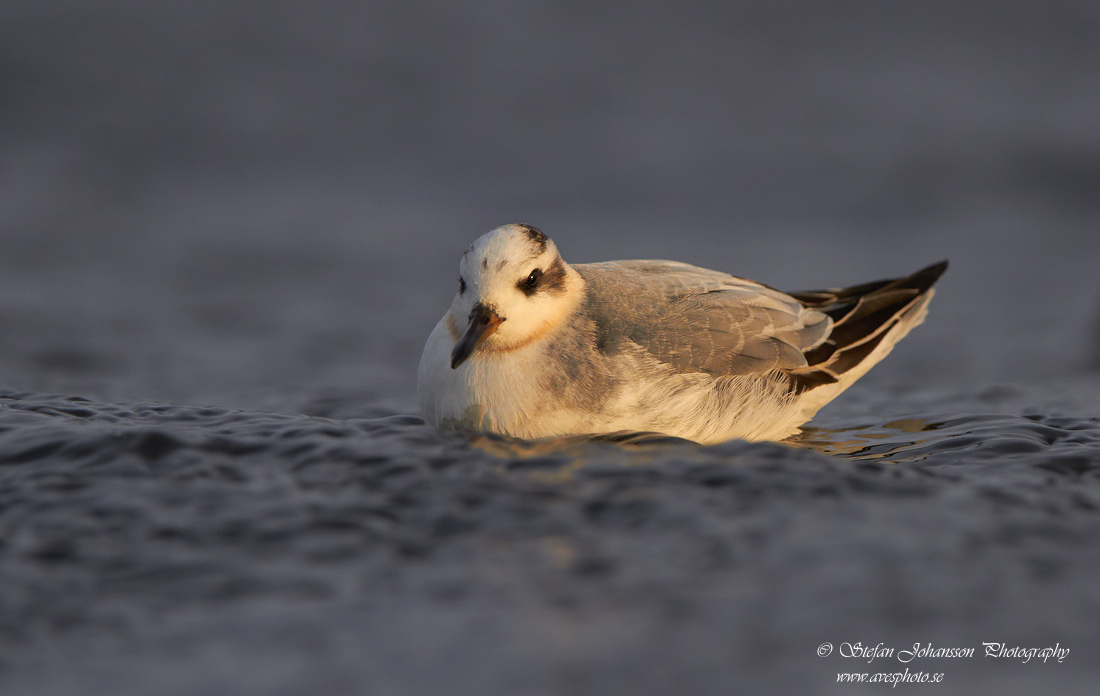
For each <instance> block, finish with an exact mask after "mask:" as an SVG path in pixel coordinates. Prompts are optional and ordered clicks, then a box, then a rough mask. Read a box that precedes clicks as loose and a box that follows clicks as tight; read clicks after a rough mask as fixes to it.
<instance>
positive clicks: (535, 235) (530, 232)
mask: <svg viewBox="0 0 1100 696" xmlns="http://www.w3.org/2000/svg"><path fill="white" fill-rule="evenodd" d="M516 227H519V228H521V229H522V230H523V231H524V232H525V233H526V234H527V238H528V239H530V240H531V243H532V244H535V245H536V246H538V248H539V253H540V254H541V253H542V252H544V251H546V244H547V242H549V241H550V239H549V237H547V236H546V235H545V234H543V233H542V230H540V229H539V228H537V227H532V226H531V225H525V224H523V223H522V222H520V223H516Z"/></svg>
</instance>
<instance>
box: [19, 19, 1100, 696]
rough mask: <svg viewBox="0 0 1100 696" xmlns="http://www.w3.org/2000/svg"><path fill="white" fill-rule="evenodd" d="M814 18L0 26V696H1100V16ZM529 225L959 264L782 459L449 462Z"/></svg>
mask: <svg viewBox="0 0 1100 696" xmlns="http://www.w3.org/2000/svg"><path fill="white" fill-rule="evenodd" d="M93 5H94V7H93ZM788 5H789V4H787V3H783V2H772V1H769V2H755V1H748V2H734V3H710V4H705V3H704V4H702V5H700V4H689V5H684V6H683V7H680V6H679V5H676V4H671V3H647V2H641V3H639V2H611V3H568V2H564V3H560V2H557V3H538V2H533V3H532V2H529V3H514V2H496V1H495V0H478V1H477V2H471V3H463V4H460V5H452V6H445V5H443V4H440V3H421V2H417V1H416V0H402V2H389V1H387V0H379V1H378V2H373V1H372V2H366V3H347V2H335V1H330V0H317V1H316V2H312V3H309V4H308V5H307V4H304V3H266V4H263V5H262V7H261V6H260V4H258V3H254V2H250V1H249V0H218V1H217V2H214V1H213V0H193V1H192V2H190V3H188V4H187V7H186V11H183V10H182V9H180V8H177V10H179V11H177V10H173V9H172V8H171V4H163V3H148V2H145V3H142V2H137V1H136V0H134V1H128V0H120V1H118V2H111V3H91V4H89V3H79V2H70V1H68V0H59V1H56V2H49V3H42V2H30V1H25V0H10V1H7V2H4V3H2V4H0V95H2V98H0V694H5V695H6V694H12V696H74V695H80V696H119V695H123V694H155V695H157V696H249V695H257V696H259V695H261V694H263V695H268V694H275V695H281V696H298V695H300V694H310V695H311V696H312V695H323V696H345V695H348V696H350V695H352V694H444V693H445V694H471V695H475V694H476V695H478V696H481V695H487V694H494V695H495V694H502V695H504V694H509V695H510V694H518V695H523V696H536V695H540V696H541V695H544V694H578V695H599V696H605V695H607V694H630V695H632V696H635V695H637V696H643V695H649V694H653V695H657V694H685V695H692V696H694V695H700V696H702V695H708V696H709V695H715V696H718V695H722V696H729V695H730V694H741V693H747V694H772V693H778V694H783V693H790V694H813V693H835V694H852V693H855V692H860V693H863V692H869V691H871V690H875V691H879V690H886V689H889V690H890V691H891V692H893V691H894V690H893V689H890V687H889V686H888V685H883V684H878V685H874V686H866V687H857V686H855V685H851V684H838V683H837V674H838V673H839V672H864V671H867V672H871V673H874V672H877V671H882V672H896V671H899V670H903V669H906V668H907V669H909V670H911V671H913V672H917V671H923V672H929V673H942V674H943V675H944V677H943V682H942V683H940V684H938V685H933V684H918V685H908V686H902V687H899V688H898V689H897V691H898V692H899V693H900V692H901V691H902V690H903V689H904V690H908V691H909V692H911V693H917V692H918V691H921V692H924V691H927V692H928V693H929V694H931V693H933V692H935V693H936V694H948V693H950V694H960V695H962V694H965V695H968V696H969V695H971V694H986V693H997V694H1012V695H1015V694H1034V693H1067V694H1069V693H1094V692H1095V690H1096V689H1095V685H1096V684H1097V683H1100V667H1097V664H1098V663H1097V661H1096V660H1095V659H1094V658H1095V655H1097V654H1098V653H1100V631H1098V630H1097V627H1100V583H1098V582H1097V579H1098V578H1100V480H1098V476H1100V421H1098V420H1097V418H1098V417H1100V372H1098V371H1097V370H1098V367H1100V280H1098V276H1097V268H1100V235H1098V234H1097V230H1100V205H1098V201H1100V198H1098V196H1097V191H1100V131H1098V130H1097V128H1096V114H1098V113H1100V72H1098V71H1097V70H1096V66H1097V65H1098V64H1100V63H1098V60H1097V43H1096V37H1097V35H1098V34H1100V15H1098V14H1097V11H1096V9H1095V7H1094V5H1095V3H1090V2H1078V1H1075V0H1052V1H1051V2H1045V3H1042V4H1038V3H1026V2H1016V1H1015V0H1002V1H998V2H988V1H986V0H966V1H965V2H946V1H945V0H943V1H941V0H928V1H927V2H922V3H919V4H909V5H900V4H896V3H895V4H889V3H862V2H854V1H849V0H839V1H838V2H832V3H828V4H827V5H825V4H821V5H819V6H818V5H814V4H813V3H800V4H798V5H797V6H795V5H790V6H788ZM508 222H526V223H530V224H535V225H538V226H539V227H541V228H542V229H543V230H544V231H545V232H547V233H548V234H549V235H550V236H551V237H552V238H553V239H554V240H555V242H556V243H557V245H558V247H559V249H560V250H561V252H562V254H563V255H564V258H565V259H566V260H567V261H577V262H589V261H603V260H610V259H616V258H670V259H675V260H680V261H686V262H690V263H695V264H699V265H703V266H707V267H711V268H718V269H722V270H726V271H729V272H732V273H734V274H737V275H744V276H748V277H751V278H754V279H758V280H760V281H762V282H765V283H767V284H769V285H772V286H774V287H778V288H781V289H786V290H803V289H811V288H820V287H836V286H839V285H845V284H854V283H861V282H867V281H871V280H874V279H878V278H886V277H894V276H898V275H902V274H905V273H910V272H912V271H914V270H916V269H917V268H920V267H923V266H925V265H927V264H929V263H932V262H935V261H937V260H939V259H941V258H949V259H950V261H951V267H950V270H949V271H948V272H947V274H946V275H945V276H944V277H943V278H942V279H941V281H940V282H939V283H938V285H937V295H936V297H935V299H934V300H933V301H932V303H931V306H930V312H929V316H928V321H927V322H926V323H925V324H924V325H922V326H920V327H918V328H917V329H916V330H914V331H913V333H912V334H911V335H910V336H909V337H907V338H906V339H905V340H904V341H903V342H902V343H901V344H899V346H898V347H897V348H896V349H895V351H894V352H893V353H892V354H891V355H890V356H889V357H888V358H887V359H886V360H885V361H884V362H883V363H882V364H881V365H879V366H877V367H876V368H875V369H874V370H872V371H871V372H870V373H869V374H868V375H867V376H866V377H864V378H863V379H861V380H860V382H859V383H857V384H856V385H855V386H854V387H853V388H852V389H850V390H849V391H848V392H846V393H845V394H843V395H842V396H841V397H840V398H839V399H837V400H836V401H835V402H834V403H832V404H830V405H829V406H827V407H826V408H825V409H824V410H823V411H822V412H821V413H820V414H819V416H818V418H816V419H815V420H814V421H813V422H812V423H811V424H810V425H809V426H808V427H807V428H806V429H805V431H804V432H803V433H802V434H801V435H800V436H799V437H797V438H795V439H792V440H791V441H789V442H785V443H765V444H747V443H742V442H730V443H726V444H723V445H718V446H712V447H701V446H698V445H695V444H692V443H688V442H683V441H679V440H675V439H671V438H666V437H662V436H659V435H655V434H639V433H617V434H612V435H609V436H607V437H603V438H598V439H596V440H594V441H590V440H583V439H569V440H564V441H554V442H540V443H524V442H516V441H511V440H507V439H504V438H499V437H493V436H489V435H478V436H470V435H462V434H456V433H448V432H440V431H438V430H436V429H434V428H432V427H428V426H426V425H425V424H424V423H423V422H422V421H421V420H420V418H419V417H418V416H417V415H415V410H416V400H415V393H416V391H415V390H416V385H415V375H416V367H417V360H418V358H419V355H420V350H421V348H422V346H423V342H424V340H425V338H426V337H427V335H428V333H429V332H430V330H431V328H432V326H433V325H434V323H435V322H436V321H437V320H438V318H439V316H440V315H441V314H442V313H443V311H444V310H445V308H446V307H447V305H448V303H449V302H450V298H451V296H452V294H453V293H454V291H455V284H456V282H457V281H456V274H457V260H458V258H459V256H460V255H461V254H462V251H463V250H464V249H465V248H466V247H467V245H468V244H469V243H470V242H471V241H473V239H474V238H475V237H477V236H478V235H479V234H481V233H482V232H484V231H487V230H488V229H490V228H492V227H495V226H497V225H500V224H504V223H508ZM983 642H1003V643H1005V644H1006V645H1008V646H1010V647H1014V646H1020V647H1024V648H1031V647H1034V648H1044V647H1051V646H1054V645H1055V644H1058V645H1060V646H1061V647H1062V648H1069V649H1070V651H1071V652H1070V653H1069V655H1068V657H1066V658H1065V660H1064V661H1063V662H1061V663H1057V662H1054V661H1048V662H1047V663H1042V662H1041V661H1038V660H1033V661H1030V662H1028V663H1026V664H1025V663H1024V662H1023V661H1022V660H1019V659H1002V658H984V657H982V656H981V655H980V653H981V644H982V643H983ZM826 643H829V644H830V645H832V646H833V648H832V652H829V651H828V650H825V648H824V645H825V644H826ZM845 643H848V644H853V645H854V644H856V643H861V644H863V645H870V646H873V645H877V644H879V643H882V644H883V645H885V646H892V647H894V648H896V649H901V648H909V647H911V646H913V645H914V644H915V643H920V644H921V645H922V646H923V645H928V644H931V645H932V646H933V647H934V648H935V647H945V648H950V647H974V648H978V651H979V656H978V657H975V658H969V659H949V658H939V659H937V658H922V659H918V660H915V661H913V662H912V663H902V662H899V661H898V660H896V659H893V660H889V659H887V660H875V661H873V662H871V663H868V662H866V661H860V660H858V659H854V658H845V657H842V656H841V653H842V651H846V650H847V648H844V647H843V645H844V644H845ZM819 649H821V650H822V652H829V655H828V656H826V657H819V656H818V650H819Z"/></svg>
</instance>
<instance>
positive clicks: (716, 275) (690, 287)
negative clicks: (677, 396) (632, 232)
mask: <svg viewBox="0 0 1100 696" xmlns="http://www.w3.org/2000/svg"><path fill="white" fill-rule="evenodd" d="M574 268H576V270H577V271H578V272H579V273H580V274H581V276H582V277H583V278H584V279H585V282H586V283H587V289H588V301H587V304H586V311H587V312H588V313H589V315H590V318H591V319H592V321H593V322H594V324H595V329H596V342H597V348H598V349H599V350H601V351H603V352H605V353H613V352H616V351H620V350H623V349H624V348H625V347H627V346H629V345H630V344H634V345H636V346H639V347H641V348H642V349H644V350H645V351H646V352H647V353H648V354H649V355H651V356H652V357H653V358H655V359H656V360H658V361H660V362H662V363H664V364H666V365H669V366H671V367H672V368H673V369H675V370H676V371H678V372H684V373H688V372H701V373H707V374H710V375H714V376H725V375H745V374H754V373H763V372H768V371H770V370H775V369H781V370H792V369H797V368H800V367H805V366H806V364H807V362H806V356H805V352H806V351H807V350H811V349H813V348H814V347H816V346H818V345H820V344H821V343H822V342H823V341H824V340H825V338H826V337H827V336H828V334H829V329H830V327H831V326H832V320H831V319H830V318H829V317H828V316H827V315H825V314H824V313H822V312H819V311H817V310H814V309H809V308H807V307H806V306H804V305H803V304H802V303H801V302H799V301H798V300H796V299H795V298H793V297H791V296H789V295H787V294H785V293H782V292H779V291H778V290H773V289H772V288H769V287H767V286H764V285H761V284H759V283H755V282H753V281H750V280H744V279H742V278H736V277H734V276H731V275H728V274H725V273H720V272H718V271H710V270H707V269H704V268H699V267H697V266H691V265H689V264H684V263H676V262H673V261H612V262H608V263H595V264H578V265H576V266H574Z"/></svg>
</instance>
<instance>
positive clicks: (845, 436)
mask: <svg viewBox="0 0 1100 696" xmlns="http://www.w3.org/2000/svg"><path fill="white" fill-rule="evenodd" d="M945 425H946V423H945V422H944V421H933V420H927V419H923V418H902V419H899V420H893V421H889V422H887V423H873V424H867V425H858V426H854V427H850V428H839V429H832V428H815V427H803V428H802V432H801V433H800V434H798V435H795V436H794V437H791V438H788V439H787V440H784V441H783V444H786V445H790V446H792V447H800V448H803V449H810V450H814V451H816V452H821V453H822V454H828V455H831V456H834V457H845V458H849V459H890V460H893V461H910V460H916V459H922V458H923V457H924V454H925V453H924V448H922V447H920V446H921V445H927V444H930V443H933V442H938V441H940V440H943V439H946V438H948V437H950V433H948V432H946V431H945V430H944V426H945ZM914 448H919V449H918V450H914Z"/></svg>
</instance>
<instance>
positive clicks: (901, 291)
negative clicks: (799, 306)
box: [788, 261, 947, 417]
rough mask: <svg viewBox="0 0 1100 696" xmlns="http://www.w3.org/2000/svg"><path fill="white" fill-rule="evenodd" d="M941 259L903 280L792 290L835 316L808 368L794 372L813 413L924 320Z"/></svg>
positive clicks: (942, 268) (794, 384)
mask: <svg viewBox="0 0 1100 696" xmlns="http://www.w3.org/2000/svg"><path fill="white" fill-rule="evenodd" d="M945 270H947V261H941V262H939V263H937V264H933V265H931V266H929V267H927V268H924V269H922V270H919V271H917V272H916V273H914V274H912V275H909V276H906V277H904V278H897V279H895V280H880V281H876V282H873V283H864V284H863V285H856V286H853V287H850V288H840V289H835V290H811V291H806V292H792V293H788V294H789V295H791V296H792V297H794V298H795V299H797V300H799V301H800V302H802V303H803V304H805V305H806V306H808V307H812V308H813V309H816V310H818V311H819V312H823V313H825V314H827V315H828V316H829V318H830V319H832V320H833V327H832V330H831V331H830V332H829V335H828V337H827V338H826V339H825V340H824V341H822V342H821V343H820V344H819V345H817V346H815V347H814V348H812V349H811V350H809V351H807V352H806V354H805V355H806V362H807V363H808V364H807V366H806V367H803V368H799V369H797V370H794V371H792V372H791V373H790V379H791V388H792V390H793V391H794V392H795V393H797V394H799V395H800V396H799V400H800V402H803V403H804V404H805V409H804V410H805V411H808V412H809V414H810V417H812V415H813V414H814V413H816V412H817V410H818V409H819V408H821V407H822V406H824V405H825V404H826V403H828V402H829V401H831V400H832V399H833V398H834V397H836V396H837V395H838V394H840V392H842V391H844V390H845V389H847V388H848V386H849V385H851V384H852V382H854V381H856V380H857V379H859V378H860V377H862V376H863V374H864V373H866V372H867V370H869V369H871V367H872V366H874V365H875V364H876V363H877V362H879V361H880V360H882V359H883V358H885V357H886V355H887V354H889V352H890V350H891V349H892V348H893V347H894V344H896V343H897V342H898V341H900V340H901V339H902V338H904V337H905V335H906V334H908V333H909V331H910V330H911V329H912V328H913V327H914V326H917V325H918V324H920V323H921V322H922V321H923V320H924V316H925V314H926V313H927V311H928V302H929V301H930V300H931V299H932V296H933V295H934V294H935V291H934V290H933V289H932V285H933V284H934V283H935V282H936V280H938V279H939V277H940V276H941V275H943V272H944V271H945Z"/></svg>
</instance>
